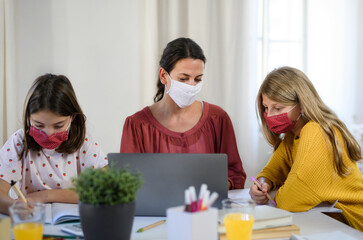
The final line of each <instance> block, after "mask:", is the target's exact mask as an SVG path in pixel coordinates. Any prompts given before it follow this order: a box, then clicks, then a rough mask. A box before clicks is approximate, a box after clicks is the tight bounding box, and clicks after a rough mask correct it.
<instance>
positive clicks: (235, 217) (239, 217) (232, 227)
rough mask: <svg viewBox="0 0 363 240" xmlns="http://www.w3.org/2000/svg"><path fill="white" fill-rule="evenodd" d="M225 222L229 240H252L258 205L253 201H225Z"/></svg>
mask: <svg viewBox="0 0 363 240" xmlns="http://www.w3.org/2000/svg"><path fill="white" fill-rule="evenodd" d="M222 205H223V216H224V217H223V222H224V227H225V229H226V236H227V239H228V240H250V239H251V234H252V227H253V222H254V217H255V207H256V203H255V202H254V201H253V200H251V199H242V198H240V199H225V200H223V201H222Z"/></svg>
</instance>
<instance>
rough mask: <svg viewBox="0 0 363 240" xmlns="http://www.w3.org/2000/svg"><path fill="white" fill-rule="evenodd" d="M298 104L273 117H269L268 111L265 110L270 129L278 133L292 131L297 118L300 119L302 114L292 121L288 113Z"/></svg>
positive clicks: (264, 115)
mask: <svg viewBox="0 0 363 240" xmlns="http://www.w3.org/2000/svg"><path fill="white" fill-rule="evenodd" d="M296 106H297V104H296V105H295V106H294V107H293V108H291V109H290V110H289V111H287V112H285V113H282V114H279V115H275V116H271V117H267V113H266V112H264V114H263V117H264V118H265V120H266V124H267V126H268V127H269V128H270V130H271V131H272V132H274V133H276V134H280V133H287V132H290V131H291V130H292V129H293V128H294V127H295V125H296V123H297V120H299V118H300V116H301V114H300V116H299V117H298V118H297V119H296V121H291V120H290V118H289V116H288V115H287V113H288V112H290V111H291V110H292V109H294V108H295V107H296Z"/></svg>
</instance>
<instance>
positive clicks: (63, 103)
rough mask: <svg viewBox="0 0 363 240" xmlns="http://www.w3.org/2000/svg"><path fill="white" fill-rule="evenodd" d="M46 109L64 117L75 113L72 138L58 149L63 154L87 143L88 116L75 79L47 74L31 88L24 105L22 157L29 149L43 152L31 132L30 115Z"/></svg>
mask: <svg viewBox="0 0 363 240" xmlns="http://www.w3.org/2000/svg"><path fill="white" fill-rule="evenodd" d="M42 110H46V111H50V112H52V113H54V114H57V115H60V116H71V117H72V123H71V127H70V130H69V135H68V140H67V141H65V142H63V143H62V144H61V145H60V146H59V147H58V148H57V149H56V151H57V152H60V153H73V152H75V151H77V150H78V149H79V148H80V147H81V146H82V144H83V142H84V138H85V134H86V125H85V122H86V117H85V116H84V114H83V112H82V109H81V107H80V106H79V104H78V102H77V97H76V94H75V92H74V90H73V87H72V84H71V82H70V81H69V80H68V78H67V77H65V76H63V75H53V74H46V75H43V76H40V77H38V78H37V79H36V80H35V81H34V83H33V85H32V87H31V88H30V90H29V92H28V95H27V97H26V100H25V104H24V123H23V124H24V148H23V151H22V152H21V153H20V157H23V156H26V155H27V153H28V150H37V151H40V150H41V149H42V147H41V146H40V145H39V144H38V143H37V142H36V141H35V140H34V139H33V138H32V137H31V136H30V135H29V129H30V115H31V114H33V113H36V112H39V111H42Z"/></svg>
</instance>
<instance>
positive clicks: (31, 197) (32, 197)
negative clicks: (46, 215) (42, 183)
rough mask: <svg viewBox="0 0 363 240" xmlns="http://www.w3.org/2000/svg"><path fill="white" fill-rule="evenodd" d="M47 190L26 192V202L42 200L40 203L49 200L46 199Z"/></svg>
mask: <svg viewBox="0 0 363 240" xmlns="http://www.w3.org/2000/svg"><path fill="white" fill-rule="evenodd" d="M47 191H49V190H43V191H37V192H32V193H28V194H27V195H26V199H27V201H28V202H42V203H46V202H49V201H48V199H47V196H48V194H47Z"/></svg>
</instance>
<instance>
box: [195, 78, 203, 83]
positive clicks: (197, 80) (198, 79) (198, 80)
mask: <svg viewBox="0 0 363 240" xmlns="http://www.w3.org/2000/svg"><path fill="white" fill-rule="evenodd" d="M194 81H196V82H201V81H202V79H200V78H197V79H195V80H194Z"/></svg>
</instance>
